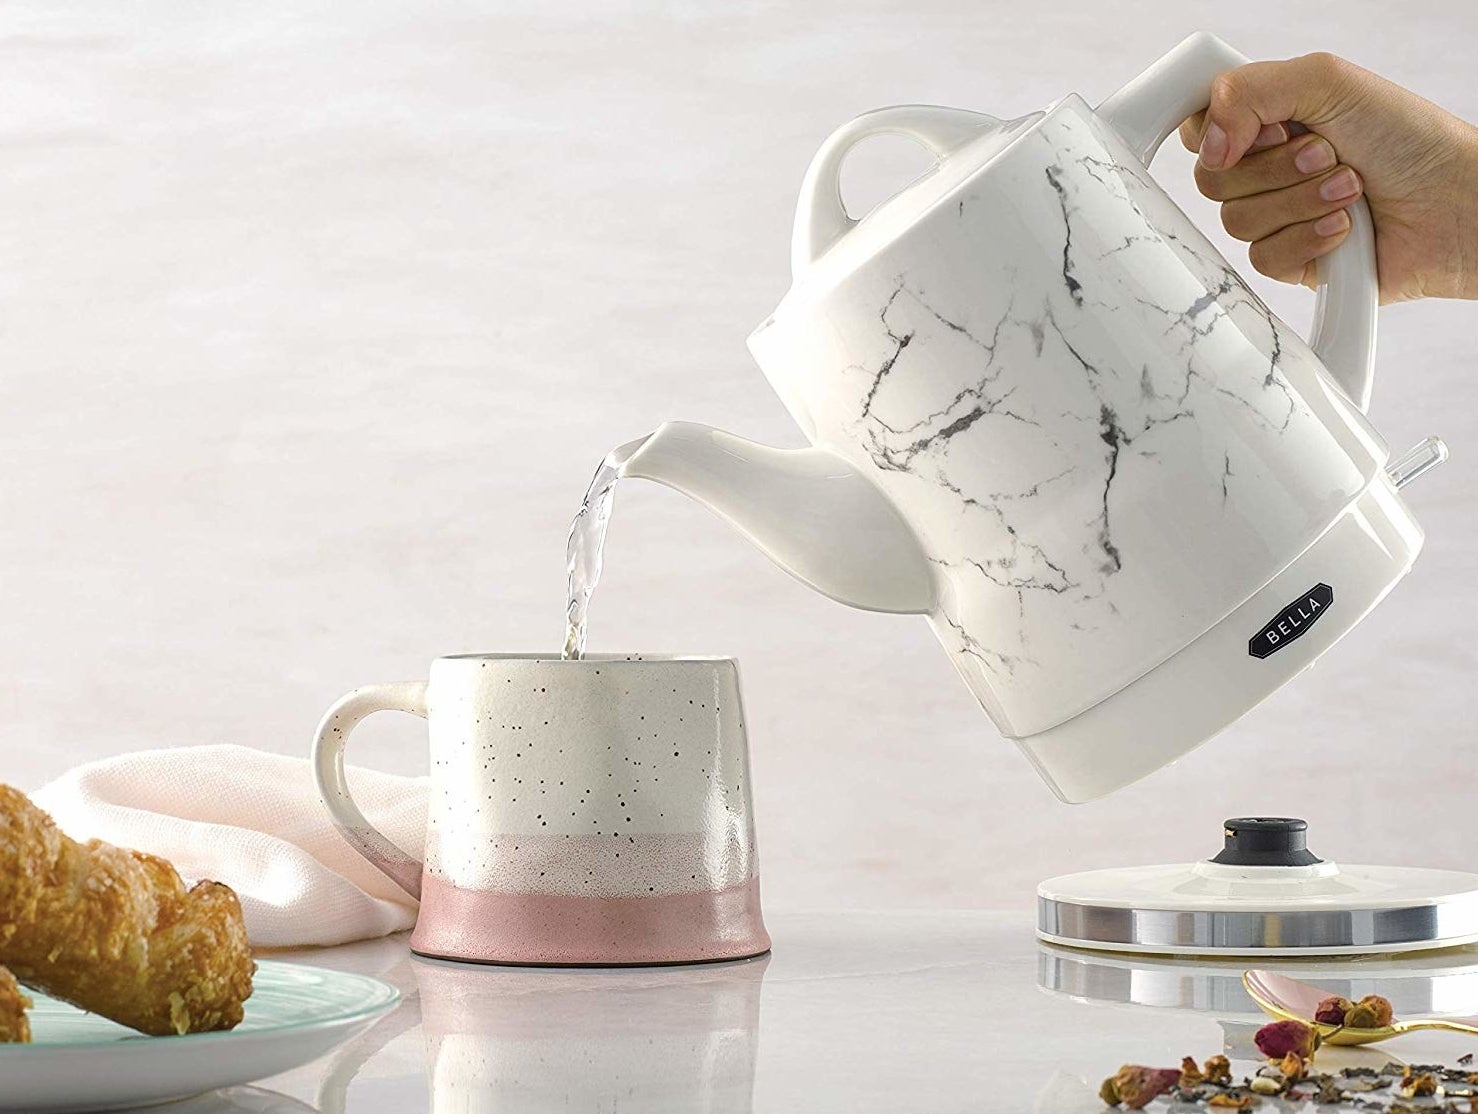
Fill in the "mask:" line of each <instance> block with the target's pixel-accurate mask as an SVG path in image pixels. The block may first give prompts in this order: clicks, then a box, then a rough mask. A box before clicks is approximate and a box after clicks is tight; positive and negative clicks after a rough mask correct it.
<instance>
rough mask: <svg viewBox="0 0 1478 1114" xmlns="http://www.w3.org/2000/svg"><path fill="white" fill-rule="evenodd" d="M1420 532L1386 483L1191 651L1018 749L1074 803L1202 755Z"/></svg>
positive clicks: (1356, 613) (1351, 620)
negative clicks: (1202, 747) (1192, 754)
mask: <svg viewBox="0 0 1478 1114" xmlns="http://www.w3.org/2000/svg"><path fill="white" fill-rule="evenodd" d="M1421 545H1422V531H1421V527H1420V526H1418V525H1417V523H1416V520H1415V519H1414V518H1413V517H1412V516H1411V513H1410V512H1409V511H1408V510H1407V508H1406V505H1405V504H1404V503H1403V502H1402V500H1401V498H1400V496H1398V495H1397V494H1396V489H1395V487H1394V486H1393V485H1392V484H1391V482H1390V481H1389V480H1388V479H1386V478H1385V477H1384V476H1381V477H1378V478H1377V479H1376V480H1375V481H1374V482H1373V483H1372V484H1371V485H1370V486H1369V487H1368V488H1366V490H1365V491H1364V493H1363V494H1362V495H1361V496H1360V497H1359V498H1358V499H1356V500H1355V501H1354V502H1353V503H1352V504H1351V505H1350V506H1349V507H1347V508H1346V509H1345V511H1344V513H1343V514H1341V515H1340V517H1339V518H1338V519H1336V520H1335V522H1334V523H1333V525H1331V526H1330V527H1329V529H1328V530H1326V531H1325V532H1324V533H1323V534H1322V535H1321V536H1320V537H1319V539H1318V540H1317V541H1315V542H1314V544H1313V545H1311V546H1309V548H1308V549H1306V550H1305V551H1304V552H1303V553H1302V554H1301V555H1300V556H1299V557H1298V558H1297V559H1296V560H1295V561H1294V562H1293V563H1292V564H1290V565H1289V566H1288V567H1287V568H1285V569H1284V570H1283V571H1282V572H1281V573H1279V574H1278V575H1277V576H1275V577H1274V578H1273V579H1272V580H1271V581H1269V582H1268V583H1267V584H1266V585H1264V586H1263V587H1262V589H1261V590H1260V591H1258V592H1257V593H1256V594H1254V595H1253V596H1252V597H1251V598H1250V599H1248V600H1247V601H1246V602H1244V603H1243V604H1242V605H1241V606H1240V607H1238V608H1237V609H1236V610H1235V611H1233V612H1232V613H1231V614H1230V615H1228V616H1227V617H1226V618H1225V619H1223V620H1221V622H1219V623H1217V624H1216V626H1214V627H1212V628H1211V629H1210V630H1208V631H1207V632H1206V633H1205V634H1203V635H1202V636H1201V637H1200V638H1198V639H1196V640H1195V641H1194V642H1192V643H1191V644H1190V645H1189V646H1186V647H1185V648H1184V649H1182V650H1180V651H1179V652H1177V653H1176V654H1174V655H1172V656H1171V657H1170V658H1168V659H1166V660H1165V661H1164V662H1162V663H1161V664H1160V665H1159V666H1157V667H1155V668H1154V669H1152V670H1150V671H1149V672H1148V673H1146V674H1145V675H1144V676H1142V677H1140V678H1139V679H1138V680H1137V681H1134V682H1133V683H1132V684H1129V685H1127V686H1125V687H1124V688H1122V689H1120V690H1119V691H1118V692H1116V693H1115V694H1114V695H1113V696H1111V697H1109V698H1108V699H1106V700H1103V701H1101V702H1099V703H1098V704H1095V705H1094V706H1093V707H1091V708H1089V709H1087V710H1086V711H1083V712H1080V713H1079V714H1078V715H1076V716H1073V717H1072V718H1071V719H1068V720H1065V721H1063V722H1062V723H1059V724H1058V725H1056V726H1055V727H1051V728H1048V729H1047V730H1046V731H1040V732H1038V733H1036V734H1035V735H1028V736H1022V737H1018V738H1016V739H1015V740H1014V741H1015V742H1016V744H1017V745H1018V746H1020V747H1021V749H1022V751H1023V752H1024V753H1025V754H1026V756H1027V757H1028V758H1029V759H1030V760H1031V762H1032V764H1033V765H1034V766H1035V767H1036V768H1037V772H1038V773H1040V774H1041V775H1042V778H1043V779H1044V780H1045V781H1046V782H1047V784H1048V785H1050V786H1051V787H1052V791H1053V792H1054V793H1056V794H1057V796H1058V797H1060V798H1061V799H1062V800H1064V801H1066V802H1067V803H1069V804H1081V803H1083V802H1085V801H1091V800H1093V799H1095V798H1097V797H1102V796H1104V795H1105V794H1107V793H1111V792H1113V791H1114V790H1115V789H1119V788H1122V787H1123V786H1125V785H1128V784H1130V783H1131V782H1134V781H1138V780H1139V779H1140V778H1142V777H1145V776H1146V775H1148V774H1151V773H1153V772H1154V771H1155V770H1158V769H1159V768H1160V767H1162V766H1165V765H1167V764H1168V763H1170V762H1173V761H1174V760H1175V759H1177V758H1179V757H1180V756H1181V755H1183V754H1186V753H1187V752H1189V751H1191V750H1194V749H1195V748H1196V747H1197V746H1199V745H1200V744H1201V743H1203V742H1205V741H1206V740H1208V739H1210V738H1211V737H1212V736H1213V735H1215V734H1216V733H1217V732H1219V731H1221V730H1222V729H1223V728H1224V727H1227V726H1228V725H1230V724H1231V723H1232V722H1233V721H1234V720H1236V719H1237V718H1238V717H1240V716H1241V715H1243V714H1244V713H1246V712H1248V711H1250V710H1251V709H1252V708H1253V707H1255V706H1256V705H1258V704H1260V703H1261V702H1262V701H1263V700H1264V699H1266V698H1267V697H1269V696H1271V695H1272V694H1273V693H1274V692H1275V691H1276V690H1277V689H1279V688H1280V687H1282V685H1283V684H1284V683H1285V682H1287V681H1288V680H1289V679H1290V678H1292V677H1293V676H1295V675H1296V674H1297V673H1299V672H1301V671H1302V670H1304V669H1306V668H1308V666H1310V665H1312V664H1313V662H1314V659H1316V658H1317V657H1318V656H1319V655H1320V654H1322V653H1323V652H1324V651H1325V650H1327V649H1329V647H1330V646H1332V645H1334V643H1335V642H1337V641H1339V639H1340V638H1341V637H1343V636H1344V634H1345V633H1346V632H1347V631H1349V630H1350V629H1351V628H1352V627H1354V626H1355V625H1356V624H1357V623H1359V622H1360V620H1361V619H1363V618H1364V617H1365V616H1366V615H1367V614H1368V613H1369V612H1370V610H1371V609H1372V608H1374V607H1375V605H1376V604H1378V603H1379V602H1380V601H1381V600H1382V599H1383V598H1385V595H1386V593H1387V592H1389V591H1390V590H1391V589H1392V588H1394V587H1395V586H1396V583H1397V582H1398V581H1399V580H1400V579H1401V578H1402V577H1403V576H1405V575H1406V573H1407V571H1408V570H1410V568H1411V565H1412V563H1413V562H1414V561H1415V560H1416V556H1417V553H1418V552H1420V550H1421Z"/></svg>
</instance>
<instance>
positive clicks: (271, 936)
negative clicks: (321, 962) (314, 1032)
mask: <svg viewBox="0 0 1478 1114" xmlns="http://www.w3.org/2000/svg"><path fill="white" fill-rule="evenodd" d="M349 784H350V786H351V787H352V788H353V790H354V799H355V801H356V802H357V803H358V804H359V807H360V809H361V810H363V812H364V814H365V816H366V817H368V818H369V820H370V822H371V823H372V824H374V825H375V826H376V827H377V828H379V829H380V831H382V832H384V833H385V835H386V836H388V837H389V838H390V839H391V840H392V841H393V842H394V843H395V844H396V845H397V846H399V847H401V848H402V849H404V850H406V851H408V852H410V853H412V854H415V855H416V856H418V857H419V855H420V852H421V845H422V842H423V840H424V838H425V832H426V779H425V778H423V777H417V778H409V777H397V776H395V775H393V774H384V773H379V772H377V771H375V770H366V769H361V768H351V769H350V770H349ZM32 799H33V800H34V801H35V802H36V803H37V804H38V805H39V806H41V807H42V808H44V809H45V810H46V811H47V812H49V813H51V815H52V817H53V818H54V819H55V820H56V822H57V823H58V824H59V825H61V828H62V830H63V831H65V832H66V833H67V834H68V835H70V836H72V838H74V839H102V840H106V841H107V842H109V843H114V844H117V845H118V846H120V847H133V848H136V849H138V850H140V851H148V852H150V853H151V854H155V855H159V856H162V857H163V858H166V859H168V860H169V861H170V862H172V863H174V865H175V868H176V869H178V870H179V872H180V874H181V875H182V876H183V877H184V878H185V879H186V880H187V881H195V880H197V879H200V878H213V879H215V880H216V881H218V882H224V883H226V884H227V885H228V886H230V887H231V888H232V889H234V890H235V891H236V893H237V895H238V896H239V897H240V898H241V908H242V911H243V912H244V913H245V914H246V928H247V933H248V935H249V936H250V938H251V942H252V944H253V945H255V946H257V947H264V948H279V947H293V946H299V945H306V944H342V943H345V942H346V941H349V940H362V939H365V938H367V937H371V936H384V935H385V934H386V933H390V932H399V931H400V930H402V929H406V928H410V927H411V925H412V924H414V923H415V920H416V902H415V901H414V900H413V899H412V898H411V897H410V895H408V894H407V893H406V892H405V891H404V890H402V889H401V888H400V887H399V886H397V885H396V884H395V883H394V882H392V881H390V879H389V878H386V877H385V876H384V875H383V874H381V873H380V872H379V871H378V870H376V869H375V868H374V867H373V866H371V865H370V864H369V863H368V862H366V861H365V859H363V858H362V857H361V856H360V854H359V852H357V851H355V850H354V848H353V847H351V846H349V844H348V843H347V842H346V841H345V840H344V838H343V837H342V836H341V835H339V833H338V832H337V831H336V830H335V828H334V826H333V823H332V822H331V821H330V820H329V816H328V813H327V812H326V811H325V810H324V807H323V803H322V802H321V801H320V800H319V797H318V787H317V786H316V785H315V784H314V781H313V772H312V770H311V768H310V766H309V763H308V760H307V759H306V758H287V757H284V756H283V755H279V754H269V753H267V752H265V751H260V750H252V749H250V748H248V747H239V746H198V747H180V748H175V749H170V750H146V751H138V752H136V753H134V754H125V755H120V756H119V757H117V758H105V759H103V760H101V761H99V762H91V763H88V764H87V765H85V766H79V767H77V768H76V769H75V770H72V771H70V772H68V773H66V774H64V775H63V776H62V777H60V778H58V779H57V780H56V781H53V782H52V783H51V784H50V785H47V786H46V787H45V788H43V789H41V790H39V791H37V792H36V793H34V794H32Z"/></svg>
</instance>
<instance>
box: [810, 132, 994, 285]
mask: <svg viewBox="0 0 1478 1114" xmlns="http://www.w3.org/2000/svg"><path fill="white" fill-rule="evenodd" d="M1000 126H1001V121H1000V120H997V119H996V118H995V117H994V116H987V115H986V114H985V113H983V112H970V111H967V110H966V109H963V108H940V107H938V106H936V105H929V104H902V105H895V106H894V107H892V108H879V109H876V110H874V111H872V112H864V113H863V114H862V115H861V116H858V117H856V118H855V119H853V120H850V121H848V122H847V123H845V124H843V125H842V126H841V127H839V128H837V130H836V131H834V132H832V133H831V135H829V136H827V138H826V142H824V143H822V144H821V148H820V149H819V150H818V151H817V152H816V154H815V156H814V157H813V158H812V159H811V165H810V167H808V168H807V170H806V177H805V180H804V181H803V182H802V183H801V196H800V201H799V202H798V203H797V204H796V211H795V231H794V232H793V234H792V236H791V247H790V267H791V274H792V277H793V278H795V279H799V278H800V276H801V274H802V272H804V271H805V270H806V268H808V267H809V266H810V265H811V264H812V263H814V262H815V261H816V260H817V259H819V258H821V256H822V255H824V254H825V253H826V251H827V249H829V248H831V247H832V246H833V245H834V244H836V242H837V241H838V240H840V239H841V238H842V237H843V236H845V235H846V234H847V233H848V232H849V231H851V230H852V228H853V227H855V226H856V224H857V221H856V220H854V219H853V218H852V217H851V216H849V215H848V213H847V207H846V205H845V204H843V202H842V163H843V162H845V161H846V158H847V155H848V153H849V152H850V151H851V150H852V148H853V147H855V146H856V145H857V144H859V143H861V142H862V141H863V140H864V139H867V138H869V137H871V136H874V135H901V136H904V137H905V138H908V139H912V140H914V141H915V142H916V143H921V144H923V146H924V147H926V148H928V150H929V151H930V153H932V154H933V155H934V157H935V159H936V160H939V159H943V158H945V157H946V156H947V155H949V153H950V152H951V151H955V150H958V149H959V148H960V147H962V146H964V145H965V144H966V143H968V142H969V141H970V140H972V139H974V138H975V137H976V136H978V135H980V134H981V133H982V132H985V131H993V130H995V129H997V128H999V127H1000Z"/></svg>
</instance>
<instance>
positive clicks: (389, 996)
mask: <svg viewBox="0 0 1478 1114" xmlns="http://www.w3.org/2000/svg"><path fill="white" fill-rule="evenodd" d="M256 963H257V966H258V968H259V969H260V968H261V966H263V965H266V966H268V967H271V968H279V969H283V970H286V969H292V970H300V971H311V972H313V973H315V974H318V975H327V976H330V977H332V978H335V979H343V978H348V979H354V980H357V981H359V982H361V983H363V984H364V985H366V986H367V987H373V988H376V989H378V990H379V992H380V994H381V998H380V999H379V1000H378V1001H376V1002H373V1003H371V1004H369V1005H363V1006H357V1007H355V1008H353V1009H348V1010H343V1011H341V1012H339V1013H335V1014H330V1015H329V1016H327V1017H318V1018H314V1019H313V1020H312V1021H303V1022H293V1023H291V1024H288V1025H280V1026H274V1027H270V1028H266V1029H248V1030H244V1031H243V1030H240V1029H213V1030H210V1031H208V1032H204V1033H182V1034H176V1035H174V1036H169V1035H161V1036H159V1037H154V1036H153V1034H149V1033H139V1032H136V1031H135V1030H132V1029H128V1027H127V1026H123V1028H124V1029H125V1030H126V1031H127V1032H128V1033H130V1034H131V1035H130V1036H127V1037H122V1038H119V1037H109V1038H105V1039H101V1040H82V1041H69V1042H67V1043H65V1044H53V1043H32V1042H29V1041H27V1042H8V1043H0V1057H4V1056H13V1055H16V1054H17V1052H15V1051H11V1050H21V1051H23V1052H24V1053H25V1054H27V1055H29V1056H31V1057H42V1056H53V1055H66V1054H69V1053H76V1052H79V1051H88V1052H97V1051H100V1050H103V1049H110V1048H116V1049H130V1050H132V1049H138V1048H146V1047H149V1046H151V1045H154V1044H155V1042H156V1041H157V1040H164V1041H165V1042H166V1043H167V1044H168V1045H169V1046H170V1047H177V1046H178V1047H196V1046H198V1045H200V1044H202V1043H205V1042H219V1041H222V1040H230V1039H235V1040H238V1041H239V1040H241V1039H243V1038H245V1037H281V1036H283V1035H284V1034H286V1033H313V1032H318V1031H320V1030H323V1029H328V1028H334V1027H337V1026H343V1025H351V1024H354V1023H356V1022H360V1021H367V1020H370V1019H372V1018H374V1017H376V1016H378V1015H380V1014H384V1013H388V1012H389V1011H390V1010H392V1009H394V1008H395V1007H396V1006H397V1005H399V1004H400V1001H401V999H402V998H403V997H404V995H402V994H401V992H400V990H399V989H398V988H397V987H395V986H393V985H392V984H390V983H388V982H386V981H385V980H384V979H379V978H376V977H375V976H374V975H365V974H361V973H360V972H358V971H340V970H337V969H335V968H333V967H320V966H318V965H316V964H312V963H293V962H291V961H289V960H281V959H259V960H257V961H256ZM254 989H255V988H254ZM37 993H41V994H43V995H44V996H45V997H46V998H48V999H50V1000H52V1001H55V1002H62V1004H63V1005H67V1006H71V1007H72V1008H73V1009H81V1007H80V1006H72V1003H70V1002H66V1001H64V1000H63V999H61V998H55V997H53V996H52V995H49V994H45V992H44V991H41V992H37ZM248 1001H250V999H248ZM83 1012H84V1013H91V1012H92V1011H90V1010H84V1011H83ZM94 1016H101V1015H100V1014H95V1015H94ZM104 1020H108V1019H106V1018H105V1019H104ZM115 1024H117V1023H116V1022H115ZM139 1038H143V1039H142V1040H140V1039H139ZM182 1042H189V1044H188V1046H186V1045H183V1044H182Z"/></svg>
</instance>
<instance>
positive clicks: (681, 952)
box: [411, 874, 770, 967]
mask: <svg viewBox="0 0 1478 1114" xmlns="http://www.w3.org/2000/svg"><path fill="white" fill-rule="evenodd" d="M769 950H770V936H769V933H767V932H766V931H765V925H764V921H763V919H762V918H761V916H760V890H759V879H758V878H751V879H750V880H749V882H748V883H746V884H745V885H742V886H732V887H730V888H728V889H724V890H715V891H707V892H701V893H684V894H658V895H653V896H651V897H579V896H567V895H562V894H517V893H498V892H494V891H479V890H464V889H460V888H458V887H456V886H453V885H450V884H449V883H447V882H445V881H444V880H442V879H440V878H437V877H435V876H433V875H431V874H427V875H426V876H425V878H424V879H423V880H422V884H421V912H420V916H419V917H418V918H417V920H416V928H415V931H414V932H413V933H412V934H411V951H413V952H415V953H416V954H417V955H423V956H427V957H428V958H432V959H452V960H460V961H463V962H472V963H502V964H511V965H516V966H540V967H551V966H554V967H628V966H656V965H660V964H674V963H711V962H715V961H718V960H725V959H744V958H747V957H749V956H755V955H761V954H763V953H764V952H767V951H769Z"/></svg>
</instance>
